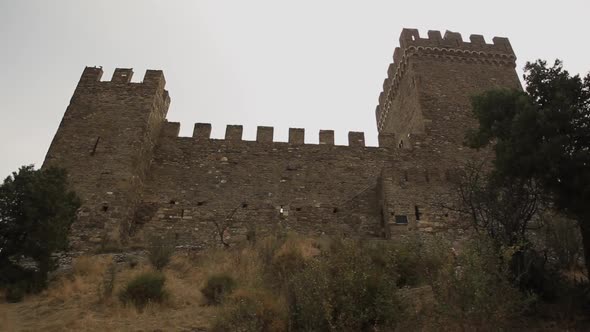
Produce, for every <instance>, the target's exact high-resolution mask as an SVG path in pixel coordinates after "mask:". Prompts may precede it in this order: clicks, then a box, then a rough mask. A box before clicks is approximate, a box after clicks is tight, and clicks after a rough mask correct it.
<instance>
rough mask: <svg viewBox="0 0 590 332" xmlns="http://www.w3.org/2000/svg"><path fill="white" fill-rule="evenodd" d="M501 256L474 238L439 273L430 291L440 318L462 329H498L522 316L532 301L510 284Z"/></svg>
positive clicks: (488, 243) (483, 239)
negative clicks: (458, 325)
mask: <svg viewBox="0 0 590 332" xmlns="http://www.w3.org/2000/svg"><path fill="white" fill-rule="evenodd" d="M501 255H502V253H499V252H498V250H497V248H496V247H495V246H493V245H492V244H491V242H490V241H489V240H487V239H485V238H476V239H473V240H471V241H469V242H468V243H466V244H465V246H464V247H463V248H462V250H461V252H460V253H459V254H458V255H457V256H456V257H455V259H454V261H451V262H449V263H448V264H446V265H445V266H444V267H443V268H442V269H441V270H440V271H439V273H438V276H437V278H436V281H435V282H434V284H433V291H434V296H435V299H436V303H437V305H436V306H437V312H438V313H439V315H440V317H441V318H442V319H444V320H446V321H447V322H453V323H457V324H460V325H462V326H463V328H466V327H468V328H474V329H478V328H480V327H484V326H487V325H489V324H493V326H496V327H498V328H500V327H501V326H502V325H503V324H505V323H507V322H508V321H510V320H511V319H512V318H515V317H518V316H519V315H521V314H523V313H524V311H525V310H526V309H527V308H528V306H529V305H530V304H531V302H532V301H533V300H534V298H533V297H531V296H525V295H524V294H523V293H521V292H520V291H519V290H518V288H516V287H515V286H514V285H513V284H512V281H511V272H510V268H509V266H508V263H504V262H503V260H502V257H501ZM508 256H509V255H508Z"/></svg>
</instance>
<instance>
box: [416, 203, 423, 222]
mask: <svg viewBox="0 0 590 332" xmlns="http://www.w3.org/2000/svg"><path fill="white" fill-rule="evenodd" d="M414 213H415V214H416V220H420V217H421V216H422V213H421V212H420V208H419V207H418V205H414Z"/></svg>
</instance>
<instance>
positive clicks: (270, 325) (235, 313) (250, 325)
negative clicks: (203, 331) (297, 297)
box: [213, 290, 288, 332]
mask: <svg viewBox="0 0 590 332" xmlns="http://www.w3.org/2000/svg"><path fill="white" fill-rule="evenodd" d="M287 317H288V314H287V312H286V308H285V306H283V305H281V303H279V302H278V301H277V296H276V295H274V294H269V293H266V292H248V291H244V290H237V291H236V292H235V293H234V294H233V295H231V296H230V297H229V298H228V299H227V305H226V308H225V310H223V311H222V313H221V315H220V316H219V317H218V318H217V320H216V321H215V323H214V325H213V331H214V332H222V331H232V332H233V331H257V332H258V331H260V332H267V331H268V332H270V331H273V332H280V331H287Z"/></svg>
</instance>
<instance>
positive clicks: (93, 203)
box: [43, 67, 170, 248]
mask: <svg viewBox="0 0 590 332" xmlns="http://www.w3.org/2000/svg"><path fill="white" fill-rule="evenodd" d="M102 73H103V71H102V69H101V68H94V67H86V69H85V70H84V72H83V73H82V77H81V78H80V81H79V83H78V86H77V87H76V90H75V91H74V95H73V97H72V99H71V100H70V105H69V106H68V108H67V110H66V112H65V115H64V117H63V119H62V121H61V123H60V125H59V128H58V130H57V133H56V135H55V137H54V139H53V141H52V143H51V146H50V148H49V151H48V153H47V156H46V158H45V162H44V164H43V166H44V167H47V166H50V165H58V166H60V167H64V168H66V169H67V170H68V173H69V179H70V182H71V184H72V186H73V188H74V190H75V191H76V192H77V193H78V195H79V196H80V197H81V199H82V208H81V209H80V211H79V214H78V220H77V222H76V223H74V225H73V226H72V234H71V237H70V239H71V244H72V245H73V247H74V248H77V247H81V246H85V245H87V244H88V243H94V244H95V245H97V244H99V243H102V244H108V242H115V243H117V242H120V241H121V240H124V238H125V234H127V228H128V227H129V225H128V223H129V220H131V219H132V218H131V216H132V214H133V213H134V211H135V206H136V205H137V202H138V200H139V199H140V196H141V190H142V187H143V182H144V180H145V178H146V173H147V171H148V168H149V165H150V162H151V160H152V154H153V150H154V147H155V145H156V143H157V138H158V137H159V134H160V130H161V127H162V124H163V123H164V121H165V117H166V113H167V111H168V105H169V102H170V99H169V96H168V92H167V91H166V90H164V85H165V84H166V81H165V79H164V75H163V73H162V71H159V70H148V71H147V72H146V74H145V77H144V80H143V82H142V83H131V82H130V81H131V77H132V75H133V71H132V70H131V69H116V70H115V72H114V74H113V77H112V79H111V81H110V82H101V81H100V78H101V76H102Z"/></svg>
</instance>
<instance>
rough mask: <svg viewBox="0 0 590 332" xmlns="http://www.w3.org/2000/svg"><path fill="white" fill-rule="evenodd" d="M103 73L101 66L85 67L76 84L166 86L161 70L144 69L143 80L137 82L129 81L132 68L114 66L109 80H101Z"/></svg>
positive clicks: (131, 76)
mask: <svg viewBox="0 0 590 332" xmlns="http://www.w3.org/2000/svg"><path fill="white" fill-rule="evenodd" d="M103 73H104V72H103V70H102V67H86V68H84V71H83V72H82V76H81V77H80V81H79V83H78V85H79V86H90V85H95V84H101V85H108V84H117V85H121V84H129V85H134V86H137V85H143V86H155V87H158V88H161V89H163V88H164V87H165V86H166V79H165V78H164V72H163V71H162V70H152V69H148V70H146V72H145V74H144V76H143V80H142V81H141V82H139V83H135V82H131V79H132V78H133V69H132V68H115V71H114V72H113V76H112V77H111V80H110V81H102V80H101V78H102V75H103Z"/></svg>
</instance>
